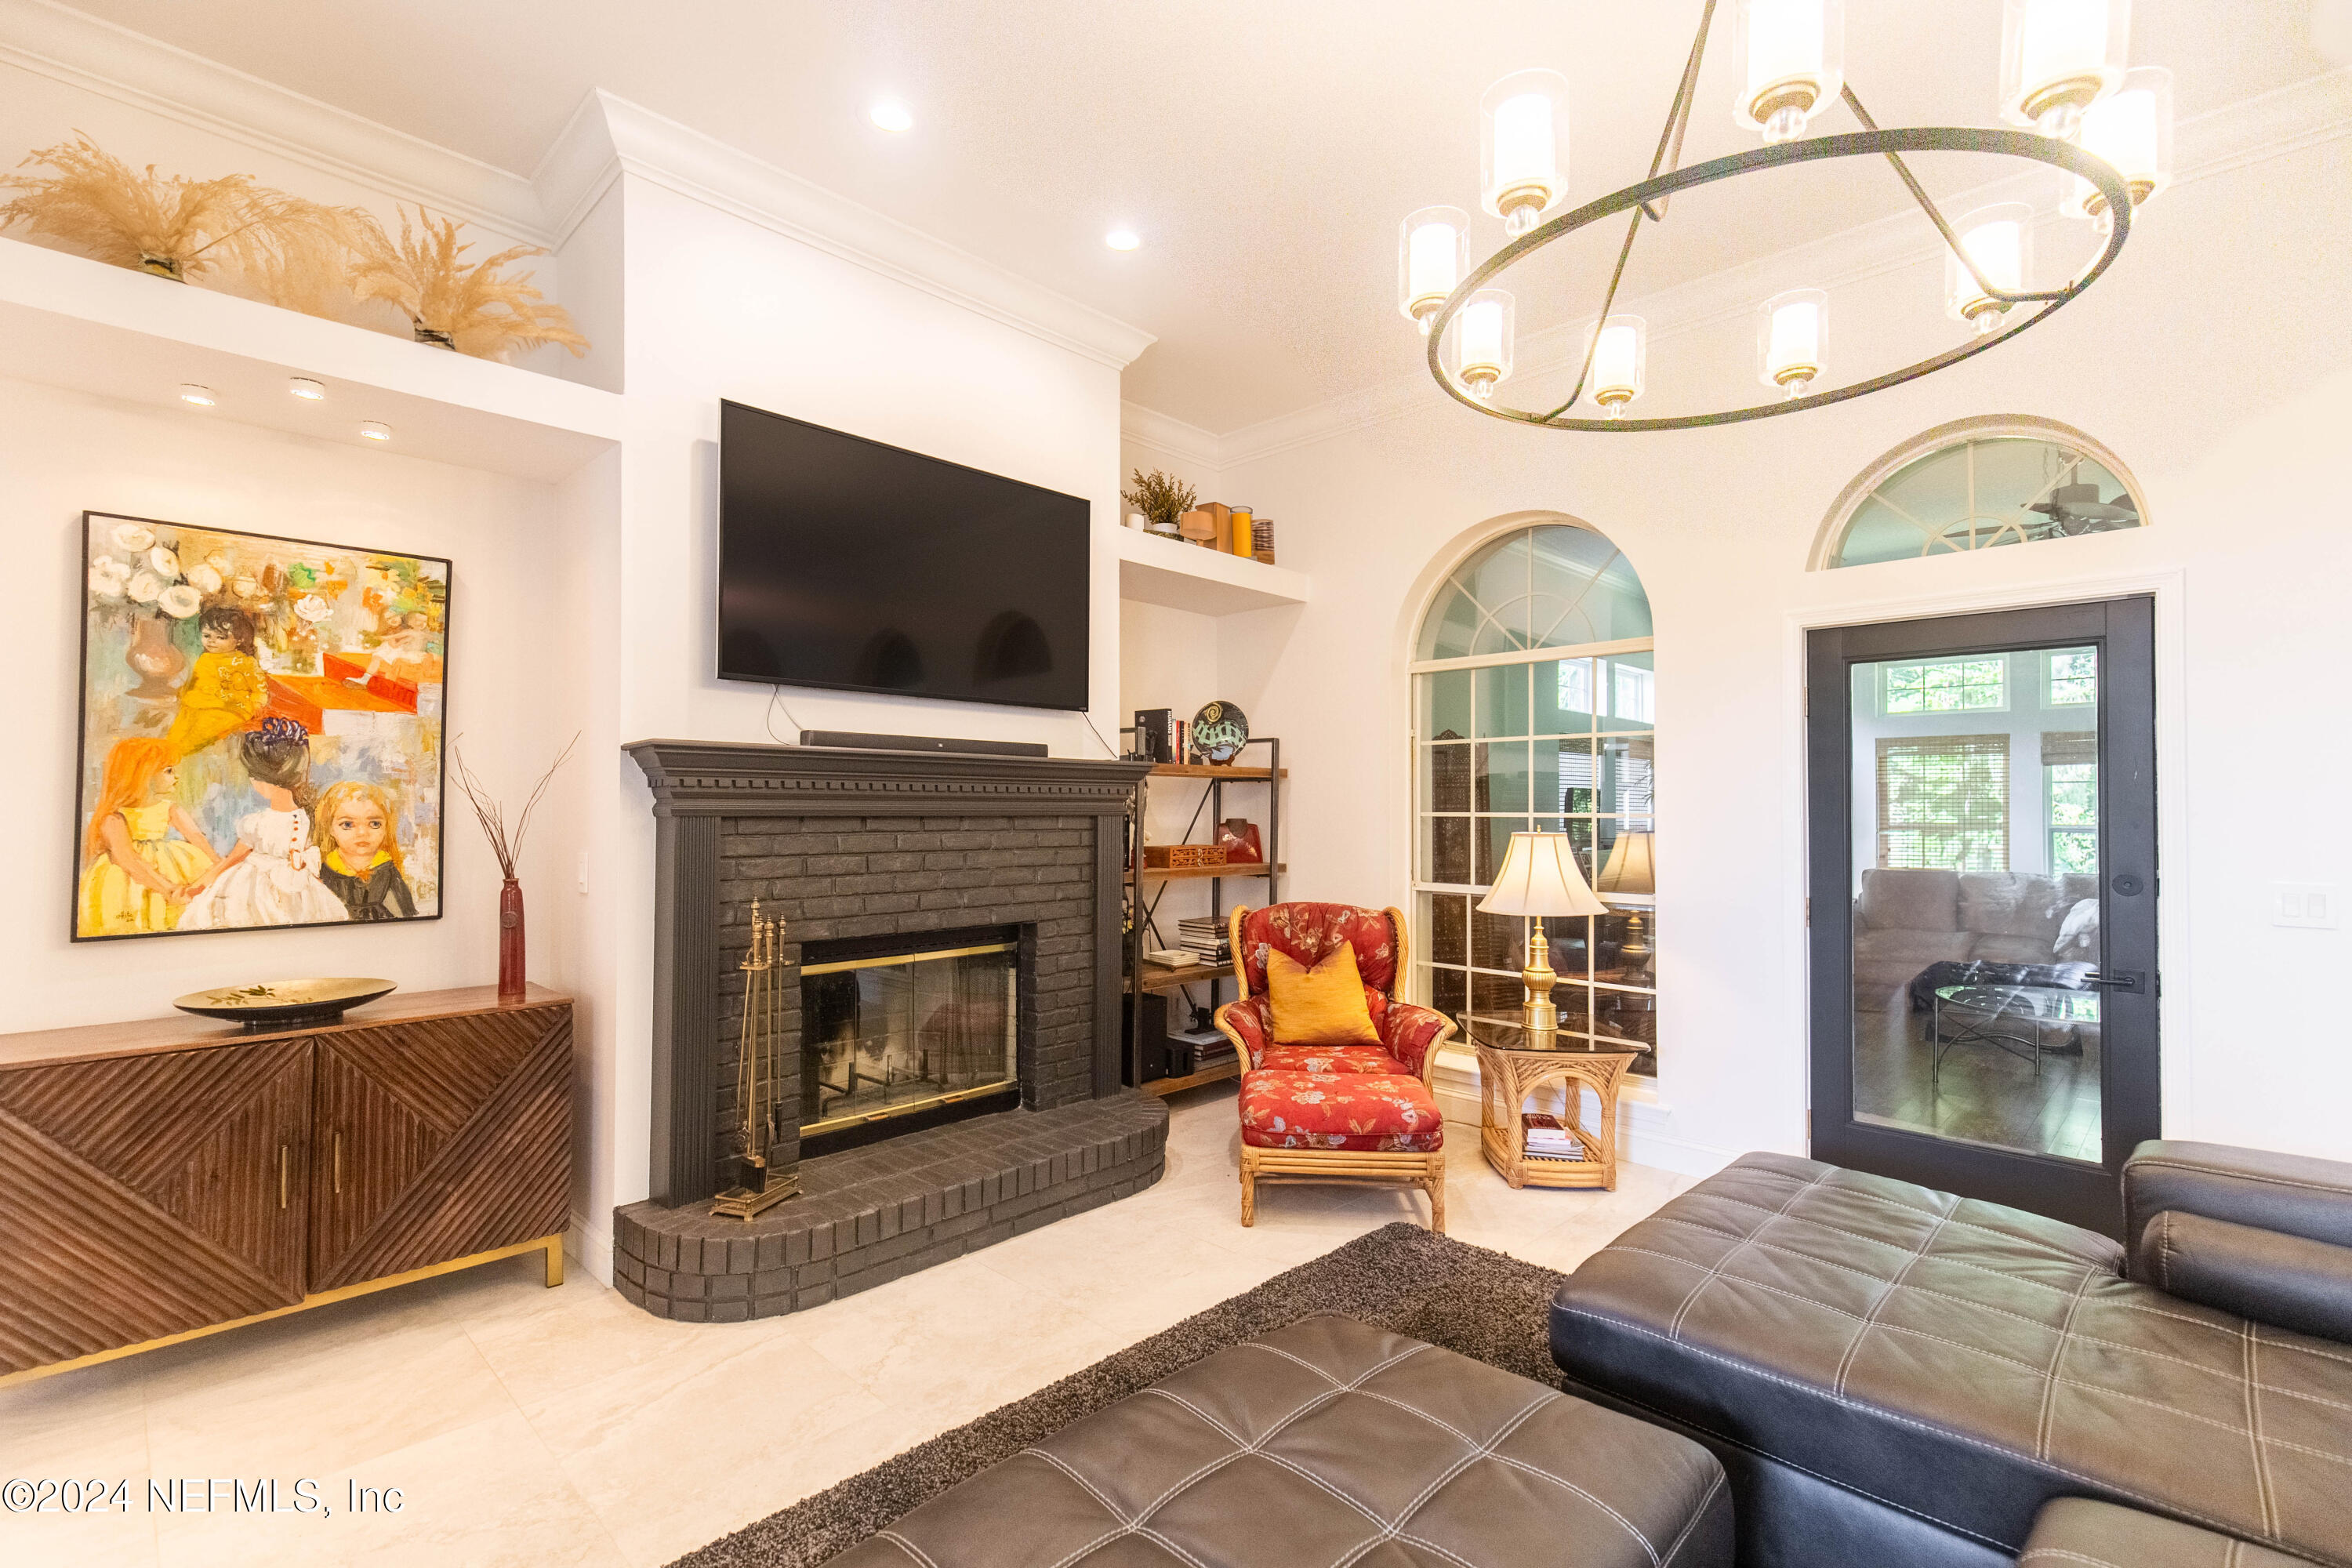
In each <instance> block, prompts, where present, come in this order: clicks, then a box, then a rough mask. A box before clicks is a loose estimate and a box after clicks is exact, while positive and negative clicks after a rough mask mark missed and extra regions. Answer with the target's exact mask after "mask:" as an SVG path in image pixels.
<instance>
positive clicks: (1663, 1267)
mask: <svg viewBox="0 0 2352 1568" xmlns="http://www.w3.org/2000/svg"><path fill="white" fill-rule="evenodd" d="M2119 1262H2120V1250H2119V1249H2118V1248H2117V1247H2116V1245H2115V1244H2114V1243H2113V1242H2111V1241H2109V1240H2107V1239H2106V1238H2105V1237H2098V1236H2094V1235H2092V1234H2091V1233H2089V1232H2087V1231H2083V1230H2078V1229H2075V1228H2074V1226H2066V1225H2061V1224H2059V1223H2058V1222H2056V1221H2054V1220H2047V1219H2042V1218H2040V1217H2039V1216H2036V1215H2028V1214H2023V1213H2021V1212H2020V1211H2018V1210H2015V1209H2010V1208H2004V1207H2001V1206H2000V1205H1994V1204H1985V1203H1977V1202H1974V1201H1970V1200H1964V1199H1960V1198H1956V1197H1953V1196H1952V1195H1950V1194H1946V1193H1937V1192H1932V1191H1930V1190H1928V1189H1927V1188H1925V1187H1916V1186H1912V1185H1910V1184H1906V1183H1902V1182H1894V1181H1888V1180H1886V1179H1885V1178H1883V1177H1877V1176H1868V1175H1864V1174H1861V1173H1856V1172H1853V1171H1843V1170H1840V1169H1838V1168H1837V1167H1835V1166H1832V1165H1823V1164H1817V1163H1814V1162H1812V1161H1811V1160H1799V1159H1794V1158H1790V1157H1789V1156H1786V1155H1780V1154H1748V1155H1745V1156H1743V1157H1741V1158H1740V1159H1739V1160H1738V1161H1736V1162H1734V1163H1732V1164H1731V1165H1730V1166H1729V1167H1727V1169H1726V1170H1724V1171H1723V1172H1722V1173H1719V1174H1717V1175H1715V1176H1712V1177H1710V1178H1708V1179H1707V1180H1706V1181H1705V1182H1702V1183H1700V1184H1698V1185H1697V1186H1696V1187H1694V1188H1692V1189H1691V1190H1690V1191H1689V1192H1687V1193H1685V1194H1683V1195H1682V1196H1680V1197H1677V1198H1675V1199H1674V1200H1673V1201H1672V1202H1670V1203H1669V1204H1667V1205H1665V1206H1664V1208H1662V1209H1660V1210H1659V1211H1658V1212H1657V1213H1656V1214H1654V1215H1652V1216H1651V1217H1650V1218H1649V1219H1647V1220H1644V1221H1643V1222H1642V1223H1641V1224H1639V1225H1637V1226H1633V1229H1631V1230H1629V1231H1627V1232H1626V1233H1625V1234H1624V1235H1622V1236H1621V1237H1618V1238H1617V1240H1616V1241H1615V1242H1613V1243H1612V1244H1611V1245H1610V1246H1609V1247H1605V1248H1603V1249H1602V1250H1601V1252H1599V1253H1596V1254H1595V1255H1594V1256H1593V1257H1592V1258H1589V1259H1587V1260H1586V1262H1585V1263H1584V1265H1583V1267H1581V1268H1579V1269H1578V1270H1577V1271H1576V1273H1575V1275H1574V1276H1573V1277H1571V1278H1570V1280H1569V1281H1568V1283H1567V1284H1566V1285H1565V1286H1564V1287H1562V1288H1561V1289H1560V1292H1559V1297H1558V1299H1557V1300H1556V1301H1555V1303H1554V1305H1553V1308H1552V1326H1551V1340H1552V1355H1553V1357H1554V1359H1556V1360H1557V1361H1558V1362H1559V1364H1560V1365H1561V1366H1562V1367H1563V1368H1565V1369H1566V1370H1567V1372H1568V1373H1569V1374H1570V1377H1571V1378H1572V1379H1574V1380H1575V1381H1577V1382H1579V1383H1581V1384H1587V1385H1590V1386H1592V1387H1595V1388H1599V1389H1603V1390H1606V1391H1608V1392H1609V1393H1611V1394H1614V1395H1616V1396H1618V1397H1620V1398H1622V1399H1624V1400H1626V1401H1628V1402H1630V1403H1634V1404H1637V1405H1645V1406H1649V1407H1651V1408H1654V1409H1657V1410H1659V1411H1661V1412H1664V1414H1667V1415H1672V1416H1674V1417H1675V1418H1676V1419H1678V1420H1681V1421H1684V1422H1685V1423H1687V1424H1688V1425H1690V1426H1693V1427H1695V1428H1696V1429H1699V1430H1702V1431H1706V1432H1710V1433H1713V1434H1716V1435H1717V1436H1723V1437H1726V1438H1728V1439H1731V1440H1733V1441H1735V1442H1738V1443H1740V1444H1742V1445H1745V1446H1747V1447H1751V1448H1754V1449H1756V1450H1758V1451H1759V1452H1761V1453H1764V1454H1767V1455H1769V1456H1772V1457H1773V1458H1779V1459H1781V1460H1783V1461H1784V1462H1786V1463H1788V1464H1790V1465H1793V1466H1796V1467H1798V1468H1802V1469H1806V1470H1810V1471H1811V1472H1813V1473H1814V1474H1816V1475H1819V1476H1822V1477H1824V1478H1826V1479H1830V1480H1832V1481H1835V1482H1837V1483H1839V1484H1841V1485H1843V1486H1846V1487H1849V1488H1851V1489H1853V1490H1856V1491H1860V1492H1863V1493H1865V1494H1867V1495H1870V1496H1873V1497H1876V1498H1879V1499H1881V1500H1885V1501H1887V1502H1891V1503H1893V1504H1895V1505H1896V1506H1897V1507H1901V1508H1905V1509H1909V1510H1913V1511H1915V1512H1917V1513H1920V1514H1923V1515H1926V1516H1927V1517H1928V1518H1929V1519H1932V1520H1935V1521H1938V1522H1940V1523H1942V1524H1944V1525H1946V1526H1947V1527H1948V1528H1951V1529H1955V1530H1959V1531H1965V1532H1968V1533H1970V1534H1973V1535H1975V1536H1976V1537H1978V1538H1979V1539H1980V1540H1983V1541H1985V1542H1989V1543H1990V1544H1992V1545H1995V1546H1997V1547H2000V1548H2001V1549H2002V1550H2005V1551H2008V1552H2016V1551H2017V1550H2018V1549H2019V1548H2020V1547H2021V1545H2022V1544H2023V1542H2024V1540H2025V1536H2026V1532H2027V1531H2028V1529H2029V1528H2030V1526H2031V1524H2032V1519H2033V1516H2034V1514H2035V1512H2036V1511H2037V1510H2039V1509H2040V1508H2041V1506H2042V1503H2043V1502H2045V1501H2046V1500H2049V1499H2050V1498H2052V1497H2054V1496H2058V1495H2061V1494H2064V1493H2081V1494H2087V1495H2091V1496H2094V1497H2102V1498H2105V1499H2106V1500H2111V1501H2116V1502H2123V1503H2128V1504H2132V1505H2135V1506H2137V1507H2141V1508H2145V1509H2147V1510H2152V1511H2155V1512H2159V1513H2167V1514H2170V1515H2173V1516H2175V1517H2178V1518H2180V1519H2183V1520H2187V1521H2192V1522H2197V1523H2202V1524H2205V1525H2208V1526H2210V1527H2216V1528H2220V1529H2223V1530H2226V1531H2230V1532H2231V1533H2233V1534H2240V1535H2244V1536H2246V1537H2247V1538H2248V1539H2250V1540H2254V1541H2262V1542H2270V1543H2271V1544H2273V1545H2277V1546H2280V1547H2282V1548H2284V1550H2286V1551H2289V1552H2299V1553H2305V1554H2308V1555H2310V1556H2312V1557H2314V1558H2315V1559H2317V1560H2319V1561H2321V1562H2326V1563H2340V1564H2347V1565H2352V1421H2347V1412H2352V1356H2347V1353H2346V1352H2345V1351H2344V1349H2343V1348H2342V1347H2341V1346H2336V1345H2331V1344H2328V1343H2326V1342H2323V1341H2319V1340H2315V1339H2310V1338H2307V1337H2305V1336H2304V1335H2300V1334H2294V1333H2290V1332H2287V1331H2284V1330H2279V1329H2273V1328H2266V1327H2263V1326H2262V1325H2260V1324H2254V1323H2249V1322H2248V1321H2245V1320H2244V1319H2242V1318H2236V1317H2232V1316H2230V1315H2229V1314H2227V1313H2223V1312H2218V1311H2214V1310H2210V1309H2208V1308H2204V1307H2200V1306H2196V1305H2194V1304H2191V1303H2189V1302H2186V1301H2181V1300H2176V1299H2174V1298H2172V1297H2169V1296H2167V1295H2164V1294H2163V1293H2161V1292H2159V1291H2158V1290H2156V1289H2153V1288H2152V1287H2150V1286H2147V1285H2143V1284H2138V1283H2136V1282H2134V1281H2131V1280H2127V1279H2124V1278H2123V1277H2122V1276H2121V1274H2120V1273H2119V1272H2118V1264H2119Z"/></svg>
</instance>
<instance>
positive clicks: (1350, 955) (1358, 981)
mask: <svg viewBox="0 0 2352 1568" xmlns="http://www.w3.org/2000/svg"><path fill="white" fill-rule="evenodd" d="M1265 994H1266V1002H1267V1004H1268V1005H1271V1006H1272V1007H1273V1009H1274V1043H1275V1044H1276V1045H1277V1046H1377V1045H1379V1044H1380V1043H1381V1037H1380V1031H1378V1030H1377V1029H1375V1028H1373V1027H1372V1013H1371V1009H1370V1007H1367V1006H1366V1005H1364V982H1363V978H1362V976H1360V975H1359V974H1358V973H1356V950H1355V949H1354V948H1352V947H1350V946H1349V945H1348V944H1347V943H1346V942H1341V943H1340V944H1339V946H1338V947H1335V948H1333V949H1332V950H1331V951H1330V952H1327V953H1325V954H1324V955H1323V962H1322V963H1318V964H1317V965H1316V966H1315V967H1314V968H1312V969H1309V968H1307V966H1306V965H1305V964H1303V963H1299V962H1298V961H1297V959H1295V958H1293V957H1291V956H1290V954H1288V953H1286V952H1283V951H1282V950H1281V949H1280V948H1276V949H1275V950H1274V951H1273V952H1271V953H1270V954H1268V955H1267V958H1266V963H1265Z"/></svg>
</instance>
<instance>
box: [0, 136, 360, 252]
mask: <svg viewBox="0 0 2352 1568" xmlns="http://www.w3.org/2000/svg"><path fill="white" fill-rule="evenodd" d="M40 166H46V167H47V168H49V169H51V170H54V171H55V173H53V174H46V175H31V174H12V175H9V176H7V177H6V178H5V179H0V189H5V190H13V191H15V192H16V193H17V194H16V198H15V199H14V200H13V201H11V202H9V203H8V204H7V205H5V206H0V226H5V225H8V224H15V223H21V224H23V225H25V226H26V227H28V228H30V229H31V230H32V231H33V232H34V233H36V234H44V235H47V236H49V237H52V238H55V239H61V240H63V241H65V242H66V243H67V244H68V245H69V246H71V247H74V248H75V249H77V250H79V251H81V252H82V253H83V254H85V255H87V256H89V257H91V258H95V259H97V260H100V261H104V262H108V263H110V264H111V265H113V266H116V267H129V268H137V269H138V270H141V271H143V272H152V273H153V274H154V275H155V276H156V277H158V278H169V279H172V280H173V281H174V282H179V283H185V282H187V281H189V280H190V279H194V278H196V277H198V276H200V275H203V274H205V273H210V272H217V271H222V270H226V271H230V272H235V273H240V274H247V275H253V274H264V275H266V274H268V273H269V272H270V271H272V270H273V269H275V270H277V271H280V272H283V271H286V270H288V269H289V268H300V267H301V266H303V265H305V262H304V261H303V260H302V259H301V258H318V257H323V256H328V255H331V254H333V253H334V252H335V251H336V250H337V249H338V248H339V247H345V246H348V245H350V244H351V243H352V237H353V236H354V235H355V234H356V233H357V232H358V231H357V228H356V225H357V224H358V223H360V222H363V221H364V218H363V216H362V215H361V214H360V213H358V212H356V211H354V210H352V209H351V208H345V207H328V206H321V205H320V204H318V203H317V202H311V201H305V200H303V199H302V198H301V197H299V196H289V195H287V194H286V193H285V192H283V191H273V190H271V189H270V188H269V187H268V186H267V185H257V184H254V183H253V180H252V177H251V176H249V175H246V174H230V175H226V176H225V177H224V178H221V179H217V180H188V179H182V178H180V177H178V176H177V175H165V174H157V173H156V172H155V165H154V164H152V163H150V164H148V165H147V170H146V172H145V173H144V174H141V173H139V172H138V171H136V170H134V169H132V168H131V165H130V164H128V163H124V162H123V161H122V160H121V159H120V158H117V157H115V156H114V155H113V154H112V153H108V152H106V151H104V150H103V149H101V148H100V147H99V145H98V144H97V143H96V142H92V141H91V140H90V139H89V136H87V135H86V134H83V133H82V132H75V133H74V140H73V141H71V142H59V143H58V145H56V146H54V147H44V148H41V149H40V150H38V151H37V152H35V153H32V154H31V155H29V156H28V157H26V160H25V161H24V162H23V163H20V164H18V165H17V167H18V168H20V169H30V168H35V167H40ZM308 265H310V266H312V267H315V266H316V261H315V259H312V260H311V261H310V262H309V263H308Z"/></svg>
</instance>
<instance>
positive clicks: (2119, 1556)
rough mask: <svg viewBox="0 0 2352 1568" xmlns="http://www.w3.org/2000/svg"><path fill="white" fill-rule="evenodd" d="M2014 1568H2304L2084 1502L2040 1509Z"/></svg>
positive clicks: (2205, 1533)
mask: <svg viewBox="0 0 2352 1568" xmlns="http://www.w3.org/2000/svg"><path fill="white" fill-rule="evenodd" d="M2017 1568H2310V1564H2309V1563H2306V1562H2305V1560H2304V1559H2302V1558H2300V1557H2289V1556H2288V1555H2287V1554H2286V1553H2285V1552H2273V1551H2272V1550H2271V1549H2270V1548H2269V1547H2267V1546H2256V1545H2255V1544H2254V1543H2253V1542H2250V1541H2240V1540H2239V1539H2237V1537H2235V1536H2231V1535H2216V1534H2214V1533H2213V1532H2212V1531H2210V1530H2200V1529H2198V1528H2197V1527H2196V1526H2195V1525H2193V1524H2183V1523H2181V1522H2180V1521H2179V1520H2176V1519H2158V1518H2157V1517H2156V1515H2154V1514H2152V1513H2142V1512H2140V1511H2139V1510H2137V1509H2129V1508H2117V1507H2116V1505H2115V1504H2113V1503H2107V1502H2093V1501H2092V1500H2090V1499H2088V1498H2079V1497H2063V1498H2058V1499H2055V1500H2053V1501H2051V1502H2050V1503H2048V1504H2046V1505H2044V1506H2043V1508H2042V1512H2041V1514H2040V1515H2039V1516H2037V1517H2036V1518H2035V1520H2034V1521H2033V1533H2032V1535H2030V1536H2028V1537H2026V1541H2025V1550H2024V1551H2023V1552H2021V1553H2020V1554H2019V1555H2018V1559H2017Z"/></svg>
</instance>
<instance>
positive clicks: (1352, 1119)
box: [1216, 903, 1454, 1232]
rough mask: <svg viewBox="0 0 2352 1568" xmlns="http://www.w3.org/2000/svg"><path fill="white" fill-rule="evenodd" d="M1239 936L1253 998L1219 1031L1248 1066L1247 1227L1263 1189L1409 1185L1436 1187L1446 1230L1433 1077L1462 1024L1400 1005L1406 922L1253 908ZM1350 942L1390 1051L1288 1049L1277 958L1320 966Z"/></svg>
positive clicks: (1244, 983) (1222, 1012)
mask: <svg viewBox="0 0 2352 1568" xmlns="http://www.w3.org/2000/svg"><path fill="white" fill-rule="evenodd" d="M1231 932H1232V940H1233V954H1234V981H1235V983H1236V984H1237V985H1238V987H1239V989H1240V992H1241V997H1240V1000H1238V1001H1234V1002H1229V1003H1227V1004H1226V1005H1223V1007H1220V1008H1218V1009H1217V1016H1216V1025H1217V1027H1218V1029H1219V1030H1220V1031H1222V1032H1223V1034H1224V1036H1225V1037H1226V1038H1228V1039H1230V1040H1232V1041H1233V1042H1234V1050H1235V1051H1237V1052H1238V1053H1240V1056H1241V1058H1242V1065H1243V1068H1244V1072H1243V1074H1242V1087H1241V1095H1240V1101H1239V1105H1240V1111H1241V1121H1242V1160H1241V1183H1242V1223H1243V1224H1244V1225H1251V1224H1255V1221H1256V1218H1257V1184H1258V1183H1259V1182H1260V1181H1276V1182H1382V1183H1391V1182H1402V1183H1405V1184H1411V1185H1414V1186H1419V1187H1422V1188H1423V1189H1424V1190H1425V1191H1427V1193H1428V1194H1429V1206H1430V1226H1431V1228H1432V1229H1433V1230H1437V1231H1441V1232H1442V1231H1443V1230H1444V1228H1445V1152H1444V1142H1445V1131H1444V1117H1443V1116H1442V1115H1441V1113H1440V1112H1439V1110H1438V1109H1437V1101H1436V1100H1435V1098H1434V1097H1433V1094H1432V1093H1431V1081H1432V1080H1431V1075H1432V1074H1433V1072H1434V1070H1435V1068H1436V1065H1437V1048H1438V1047H1439V1046H1441V1045H1443V1044H1444V1042H1445V1040H1446V1039H1447V1038H1448V1037H1451V1036H1452V1035H1453V1033H1454V1026H1453V1025H1452V1024H1450V1023H1448V1022H1447V1021H1446V1020H1445V1019H1444V1017H1443V1016H1440V1015H1438V1014H1436V1013H1433V1012H1431V1011H1430V1010H1429V1009H1428V1008H1426V1007H1420V1006H1416V1005H1413V1004H1412V1003H1410V1002H1401V1001H1399V1000H1397V996H1396V986H1397V980H1398V978H1399V977H1400V976H1401V975H1402V974H1403V973H1405V929H1404V916H1403V914H1402V912H1400V911H1399V910H1395V909H1387V910H1368V909H1360V908H1358V907H1357V906H1355V905H1352V904H1307V903H1294V904H1273V905H1269V906H1267V907H1265V908H1263V909H1251V908H1248V907H1247V906H1244V907H1243V908H1240V909H1237V910H1234V912H1233V919H1232V924H1231ZM1341 942H1346V943H1348V944H1349V945H1350V946H1351V947H1352V948H1353V949H1354V950H1355V959H1356V972H1357V973H1358V975H1359V976H1360V978H1361V979H1362V981H1363V984H1364V1003H1365V1005H1366V1007H1367V1008H1368V1009H1369V1011H1370V1014H1371V1019H1372V1027H1373V1029H1374V1031H1375V1032H1376V1033H1377V1034H1378V1035H1379V1036H1380V1040H1381V1043H1380V1044H1379V1045H1377V1046H1374V1045H1351V1046H1286V1045H1277V1044H1276V1043H1275V1039H1274V1037H1275V1027H1274V1013H1273V1009H1272V1007H1271V1006H1270V1005H1269V1004H1268V999H1267V996H1266V978H1265V975H1266V964H1267V962H1268V958H1269V955H1270V954H1271V953H1272V952H1274V950H1275V949H1276V948H1279V949H1281V950H1282V951H1283V952H1286V953H1287V954H1289V955H1290V956H1291V957H1292V958H1294V959H1296V960H1297V961H1298V962H1299V963H1303V964H1306V965H1307V966H1308V967H1310V968H1311V967H1313V966H1314V964H1315V963H1317V962H1318V961H1319V960H1320V959H1322V958H1323V957H1324V956H1325V955H1327V954H1328V953H1329V952H1332V951H1333V950H1334V949H1335V948H1337V946H1338V945H1339V943H1341Z"/></svg>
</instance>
